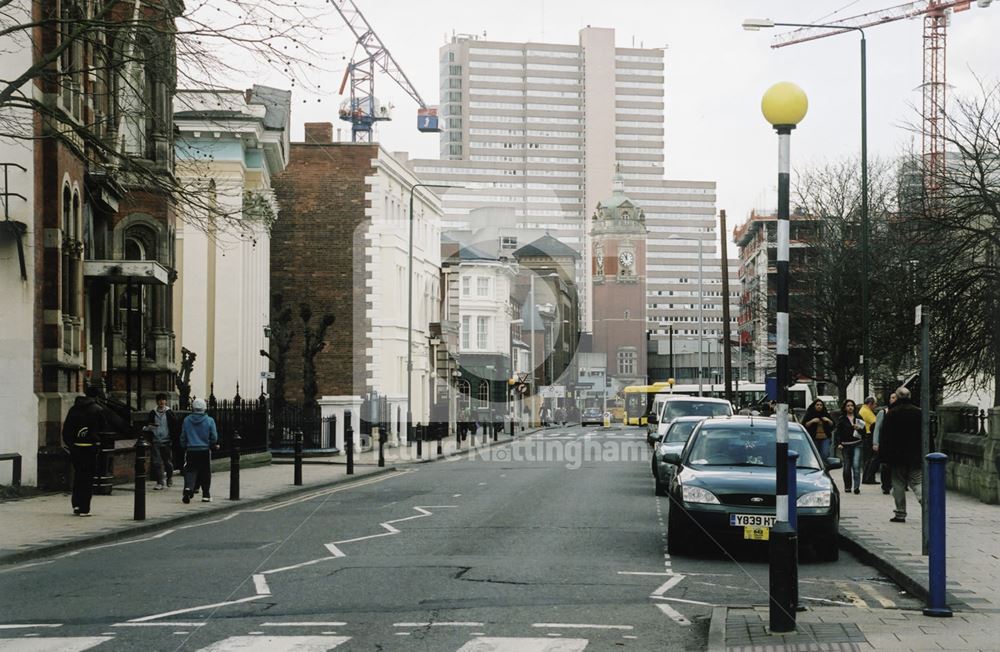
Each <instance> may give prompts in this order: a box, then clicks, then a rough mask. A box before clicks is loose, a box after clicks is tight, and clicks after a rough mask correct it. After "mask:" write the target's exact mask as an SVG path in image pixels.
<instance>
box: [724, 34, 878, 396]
mask: <svg viewBox="0 0 1000 652" xmlns="http://www.w3.org/2000/svg"><path fill="white" fill-rule="evenodd" d="M771 27H813V28H817V29H830V30H836V31H839V32H847V31H853V32H857V33H858V34H860V35H861V373H862V376H863V378H864V395H865V397H867V396H868V395H869V373H868V348H869V341H870V337H869V330H870V327H869V324H868V229H869V226H868V201H869V198H868V63H867V58H866V55H865V47H866V41H865V30H863V29H862V28H860V27H850V26H847V25H827V24H823V23H819V24H812V23H779V22H775V21H773V20H770V19H769V18H747V19H746V20H744V21H743V29H745V30H747V31H750V32H756V31H758V30H759V29H761V28H771Z"/></svg>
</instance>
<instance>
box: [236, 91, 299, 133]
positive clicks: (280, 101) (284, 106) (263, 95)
mask: <svg viewBox="0 0 1000 652" xmlns="http://www.w3.org/2000/svg"><path fill="white" fill-rule="evenodd" d="M247 104H260V105H262V106H263V107H264V109H265V111H266V112H265V113H264V127H265V128H266V129H284V128H285V125H286V124H287V123H288V117H289V113H290V112H291V106H292V92H291V91H284V90H281V89H280V88H271V87H270V86H261V85H260V84H254V85H253V87H252V88H251V89H250V90H249V91H247Z"/></svg>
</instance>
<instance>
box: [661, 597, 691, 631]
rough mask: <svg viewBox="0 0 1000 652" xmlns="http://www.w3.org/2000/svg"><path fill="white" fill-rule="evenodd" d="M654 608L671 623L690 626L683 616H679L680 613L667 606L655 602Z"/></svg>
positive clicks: (689, 622)
mask: <svg viewBox="0 0 1000 652" xmlns="http://www.w3.org/2000/svg"><path fill="white" fill-rule="evenodd" d="M656 608H657V609H659V610H660V611H662V612H663V613H665V614H666V615H667V616H668V617H669V618H670V619H671V620H672V621H674V622H675V623H677V624H678V625H685V626H686V625H690V624H691V621H690V620H688V619H687V618H685V617H684V615H683V614H681V613H680V612H678V611H676V610H675V609H674V608H673V607H671V606H670V605H669V604H662V603H659V602H657V603H656Z"/></svg>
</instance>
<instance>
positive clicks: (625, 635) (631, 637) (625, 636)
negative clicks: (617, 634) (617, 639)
mask: <svg viewBox="0 0 1000 652" xmlns="http://www.w3.org/2000/svg"><path fill="white" fill-rule="evenodd" d="M622 638H628V639H635V638H639V637H638V636H630V635H629V634H622Z"/></svg>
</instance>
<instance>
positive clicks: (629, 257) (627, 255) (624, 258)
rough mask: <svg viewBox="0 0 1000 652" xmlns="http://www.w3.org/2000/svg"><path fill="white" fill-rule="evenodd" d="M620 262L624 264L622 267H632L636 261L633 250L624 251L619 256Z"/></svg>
mask: <svg viewBox="0 0 1000 652" xmlns="http://www.w3.org/2000/svg"><path fill="white" fill-rule="evenodd" d="M618 262H620V263H621V264H622V267H631V266H632V263H634V262H635V256H634V255H633V254H632V252H631V251H623V252H621V254H620V255H619V256H618Z"/></svg>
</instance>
